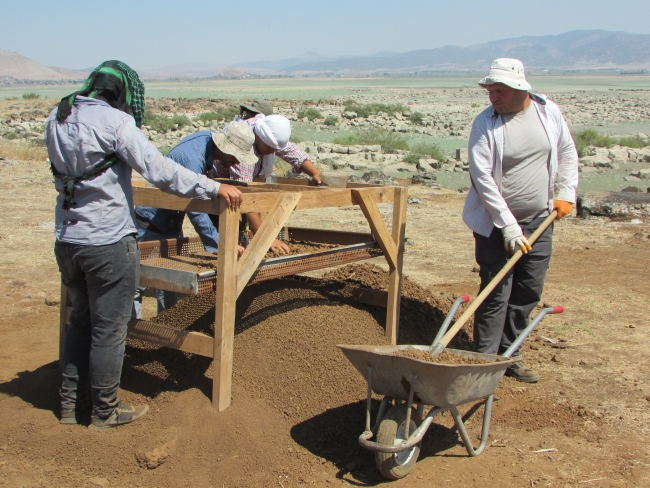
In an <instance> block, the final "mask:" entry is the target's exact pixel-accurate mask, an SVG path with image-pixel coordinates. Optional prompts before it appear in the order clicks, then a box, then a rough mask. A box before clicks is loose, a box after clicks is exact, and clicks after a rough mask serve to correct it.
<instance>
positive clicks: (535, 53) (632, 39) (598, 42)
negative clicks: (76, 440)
mask: <svg viewBox="0 0 650 488" xmlns="http://www.w3.org/2000/svg"><path fill="white" fill-rule="evenodd" d="M498 57H511V58H517V59H521V60H522V61H523V62H524V65H525V66H526V67H527V68H539V69H549V68H553V69H557V68H569V69H576V68H625V69H638V68H650V35H647V34H629V33H627V32H609V31H603V30H591V31H571V32H567V33H564V34H560V35H555V36H524V37H518V38H513V39H503V40H500V41H493V42H487V43H485V44H477V45H474V46H465V47H463V46H444V47H441V48H437V49H420V50H417V51H409V52H405V53H381V54H376V55H373V56H356V57H346V58H339V59H334V60H325V59H323V60H312V61H300V58H296V59H294V60H293V61H294V62H290V61H291V60H283V61H282V63H281V64H282V67H280V66H278V67H277V68H276V69H278V68H279V69H278V71H279V72H282V73H285V74H301V73H302V74H308V73H309V74H326V73H369V72H383V71H391V72H400V71H402V72H405V71H428V70H431V71H435V70H450V71H464V70H486V69H487V68H488V67H489V65H490V63H491V62H492V60H494V59H496V58H498ZM260 64H261V63H241V64H238V65H237V67H238V68H240V69H245V68H257V67H259V66H260ZM267 65H268V67H271V66H272V63H268V64H267Z"/></svg>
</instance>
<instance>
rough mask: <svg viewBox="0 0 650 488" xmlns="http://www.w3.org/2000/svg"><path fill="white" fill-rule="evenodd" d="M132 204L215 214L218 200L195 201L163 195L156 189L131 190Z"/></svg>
mask: <svg viewBox="0 0 650 488" xmlns="http://www.w3.org/2000/svg"><path fill="white" fill-rule="evenodd" d="M133 204H134V205H136V206H143V207H154V208H164V209H167V210H181V211H183V212H201V213H208V214H209V213H211V214H217V213H219V210H218V208H219V207H218V200H214V201H213V200H196V199H193V198H185V197H178V196H176V195H172V194H171V193H165V192H163V191H160V190H159V189H158V188H140V187H134V188H133Z"/></svg>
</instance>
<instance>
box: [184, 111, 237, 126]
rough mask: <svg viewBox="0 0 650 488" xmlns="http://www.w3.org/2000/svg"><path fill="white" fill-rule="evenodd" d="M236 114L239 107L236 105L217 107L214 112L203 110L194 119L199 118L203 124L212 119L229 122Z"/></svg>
mask: <svg viewBox="0 0 650 488" xmlns="http://www.w3.org/2000/svg"><path fill="white" fill-rule="evenodd" d="M237 115H239V109H238V108H237V107H219V108H217V110H215V111H214V112H203V113H202V114H201V115H199V116H198V117H196V118H195V119H194V120H200V121H201V122H203V123H204V124H208V123H209V122H212V121H213V120H216V121H217V122H218V121H220V120H225V121H226V122H229V121H231V120H232V119H234V118H235V117H236V116H237Z"/></svg>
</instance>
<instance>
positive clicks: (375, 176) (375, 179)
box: [349, 171, 399, 186]
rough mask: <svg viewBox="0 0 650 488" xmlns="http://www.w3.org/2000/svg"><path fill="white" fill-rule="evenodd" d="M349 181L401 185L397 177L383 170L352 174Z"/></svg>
mask: <svg viewBox="0 0 650 488" xmlns="http://www.w3.org/2000/svg"><path fill="white" fill-rule="evenodd" d="M349 181H350V182H353V183H368V184H370V185H387V186H399V183H398V182H397V180H395V178H392V177H390V176H388V175H387V174H385V173H383V172H381V171H368V172H367V173H364V174H363V176H356V175H352V176H350V180H349Z"/></svg>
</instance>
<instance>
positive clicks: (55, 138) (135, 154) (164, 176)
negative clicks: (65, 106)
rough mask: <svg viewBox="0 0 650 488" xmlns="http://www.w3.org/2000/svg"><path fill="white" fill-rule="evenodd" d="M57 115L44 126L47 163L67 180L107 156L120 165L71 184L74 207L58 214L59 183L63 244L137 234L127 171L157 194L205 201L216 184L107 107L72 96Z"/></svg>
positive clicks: (58, 226)
mask: <svg viewBox="0 0 650 488" xmlns="http://www.w3.org/2000/svg"><path fill="white" fill-rule="evenodd" d="M56 111H57V109H54V110H53V111H52V113H51V114H50V117H49V119H48V121H47V125H46V127H45V143H46V145H47V152H48V155H49V156H50V161H51V162H52V164H53V165H54V167H55V168H56V170H57V171H58V172H59V173H61V174H63V175H66V176H81V175H83V174H85V173H87V172H88V171H89V170H91V169H92V168H93V167H95V166H96V165H97V164H98V163H99V162H100V161H102V160H103V159H104V158H105V157H106V156H107V155H110V154H116V155H117V156H118V157H119V159H120V161H119V162H118V163H117V164H116V165H114V166H112V167H110V168H109V169H108V170H106V171H105V172H103V173H101V174H99V175H97V176H96V177H94V178H91V179H88V180H85V181H81V182H79V183H78V184H77V185H75V187H76V190H75V196H74V205H73V206H71V207H70V208H69V209H68V210H64V209H63V200H64V195H63V184H62V183H61V181H60V180H58V179H57V180H55V184H56V189H57V190H58V191H59V196H58V197H57V203H56V211H55V234H56V238H57V240H59V241H62V242H69V243H71V244H81V245H89V246H101V245H106V244H112V243H114V242H117V241H119V240H120V239H121V238H122V237H124V236H126V235H128V234H133V233H135V232H136V228H135V223H134V218H135V214H134V209H133V190H132V188H131V171H132V169H135V170H136V171H137V172H138V173H140V174H141V175H142V176H143V177H144V178H145V179H146V180H147V181H149V182H151V183H153V184H154V185H156V186H157V187H158V188H160V189H161V190H164V191H166V192H169V193H173V194H175V195H179V196H185V197H190V198H197V199H200V200H208V199H210V198H211V197H212V194H213V192H215V191H216V190H217V189H218V185H219V184H218V183H215V182H214V181H212V180H209V179H208V178H206V177H205V176H204V175H199V174H196V173H195V172H193V171H190V170H188V169H186V168H183V167H182V166H181V165H179V164H177V163H175V162H174V161H172V160H171V159H169V158H166V157H164V156H163V155H162V154H160V152H159V151H158V149H157V148H156V146H154V145H153V144H151V143H150V142H149V141H147V139H146V137H145V136H144V135H143V134H142V132H141V131H140V129H138V128H137V127H136V126H135V121H134V119H133V117H131V116H130V115H129V114H127V113H124V112H121V111H119V110H117V109H115V108H113V107H111V106H110V105H108V104H107V103H105V102H103V101H101V100H96V99H93V98H86V97H81V96H77V99H76V100H75V103H74V107H73V108H72V113H71V114H70V115H69V116H68V118H67V119H66V120H65V121H63V122H60V123H59V122H57V120H56Z"/></svg>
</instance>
